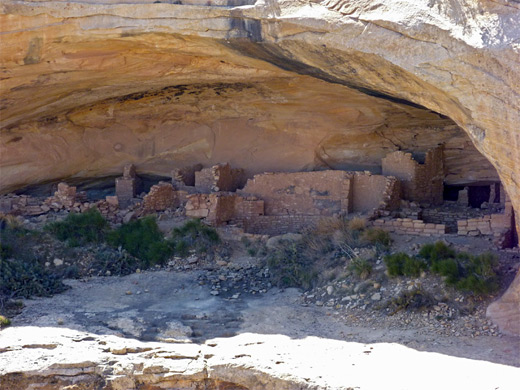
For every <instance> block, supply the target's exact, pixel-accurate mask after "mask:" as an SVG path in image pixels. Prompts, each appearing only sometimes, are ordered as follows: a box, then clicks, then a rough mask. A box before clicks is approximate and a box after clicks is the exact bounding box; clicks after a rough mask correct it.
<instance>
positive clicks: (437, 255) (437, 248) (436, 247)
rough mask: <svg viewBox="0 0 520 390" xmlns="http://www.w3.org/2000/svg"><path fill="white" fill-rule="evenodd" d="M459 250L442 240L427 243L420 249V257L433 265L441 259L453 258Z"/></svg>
mask: <svg viewBox="0 0 520 390" xmlns="http://www.w3.org/2000/svg"><path fill="white" fill-rule="evenodd" d="M456 256H457V252H456V251H455V250H454V249H452V248H450V247H449V246H447V245H446V244H445V243H444V242H442V241H437V242H436V243H434V244H425V245H423V246H422V247H421V249H420V250H419V257H422V258H423V259H425V260H426V261H427V262H428V264H430V265H433V264H435V263H436V262H437V261H439V260H445V259H453V258H455V257H456Z"/></svg>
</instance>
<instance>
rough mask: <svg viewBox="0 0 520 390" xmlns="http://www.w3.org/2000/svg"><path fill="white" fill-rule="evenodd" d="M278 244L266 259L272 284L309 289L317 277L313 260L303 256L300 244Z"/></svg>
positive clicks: (282, 242)
mask: <svg viewBox="0 0 520 390" xmlns="http://www.w3.org/2000/svg"><path fill="white" fill-rule="evenodd" d="M280 244H282V245H279V246H278V248H277V249H276V250H273V251H272V252H271V253H270V254H269V255H268V258H267V265H268V266H269V270H270V275H271V280H272V282H273V283H274V284H275V285H277V286H278V287H303V288H306V289H307V288H310V287H311V286H312V284H313V282H314V281H315V280H316V278H317V276H318V274H317V272H316V271H315V270H314V261H313V259H312V258H311V257H308V256H305V255H304V251H303V249H304V248H303V247H302V244H301V243H295V242H290V241H280ZM284 244H285V245H284Z"/></svg>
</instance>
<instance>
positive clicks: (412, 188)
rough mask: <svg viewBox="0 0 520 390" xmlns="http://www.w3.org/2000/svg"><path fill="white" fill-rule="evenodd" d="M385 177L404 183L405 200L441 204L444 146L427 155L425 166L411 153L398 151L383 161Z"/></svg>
mask: <svg viewBox="0 0 520 390" xmlns="http://www.w3.org/2000/svg"><path fill="white" fill-rule="evenodd" d="M382 166H383V175H385V176H395V177H397V178H398V179H400V180H401V182H402V192H403V198H404V199H406V200H411V201H416V202H419V203H430V204H433V205H438V204H441V203H442V201H443V181H444V150H443V147H442V146H439V147H438V148H435V149H432V150H430V151H428V152H427V153H426V157H425V162H424V164H420V163H418V162H417V161H415V160H414V159H413V157H412V154H411V153H405V152H402V151H397V152H393V153H390V154H389V155H388V156H386V157H385V158H383V160H382Z"/></svg>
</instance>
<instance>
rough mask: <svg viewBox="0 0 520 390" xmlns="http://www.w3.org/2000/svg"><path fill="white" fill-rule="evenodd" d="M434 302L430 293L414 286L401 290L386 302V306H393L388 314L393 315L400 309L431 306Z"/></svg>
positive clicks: (410, 309) (416, 308) (412, 309)
mask: <svg viewBox="0 0 520 390" xmlns="http://www.w3.org/2000/svg"><path fill="white" fill-rule="evenodd" d="M434 304H435V299H434V298H433V297H432V295H431V294H429V293H428V292H426V291H424V290H422V289H421V288H415V289H413V290H411V291H408V290H406V291H402V292H401V293H400V294H399V295H398V296H397V297H396V298H393V299H392V300H391V301H390V302H389V303H388V305H387V307H390V308H393V311H392V312H391V313H390V315H394V314H395V313H397V312H399V311H401V310H409V311H417V310H421V309H424V308H428V307H431V306H433V305H434Z"/></svg>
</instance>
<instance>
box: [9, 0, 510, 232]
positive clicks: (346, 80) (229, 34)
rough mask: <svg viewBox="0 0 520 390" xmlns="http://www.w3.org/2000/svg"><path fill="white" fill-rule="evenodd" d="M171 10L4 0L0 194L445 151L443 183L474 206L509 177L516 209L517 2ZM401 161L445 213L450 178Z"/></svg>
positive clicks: (406, 0)
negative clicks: (131, 167) (485, 189)
mask: <svg viewBox="0 0 520 390" xmlns="http://www.w3.org/2000/svg"><path fill="white" fill-rule="evenodd" d="M173 3H178V2H162V3H161V2H157V3H155V2H152V1H144V2H135V1H130V2H118V1H117V0H114V1H109V2H105V3H99V2H95V4H94V3H93V2H91V1H90V2H89V1H87V2H81V1H79V2H63V1H37V2H20V1H15V0H4V1H3V2H2V3H1V5H0V13H1V15H0V16H1V17H2V20H3V21H5V23H1V24H0V30H1V31H0V32H1V33H2V37H3V38H2V54H1V56H0V65H1V67H2V69H3V70H4V73H5V75H4V79H3V80H2V83H1V84H0V94H1V96H2V105H1V111H2V113H1V116H0V126H1V127H2V129H1V130H2V131H1V132H0V146H1V148H2V149H1V153H0V169H1V173H0V174H1V177H2V180H1V182H0V192H1V193H2V194H5V193H8V192H9V191H14V190H17V189H20V188H23V187H25V186H27V185H31V184H34V183H43V182H50V181H60V180H64V179H65V178H69V177H74V178H93V177H107V176H110V175H115V174H117V173H118V172H119V171H120V169H121V168H122V164H123V163H124V161H134V162H135V163H136V164H138V166H139V167H140V171H141V169H142V172H143V173H147V174H158V175H166V174H169V172H171V170H172V161H174V162H175V165H176V166H178V167H182V166H189V165H192V164H195V163H198V162H202V161H203V162H204V164H205V165H211V164H215V163H217V162H219V161H232V162H233V163H234V164H236V165H237V166H240V167H242V168H244V169H245V170H246V172H247V173H248V175H252V174H255V173H261V172H267V171H303V170H318V169H322V168H332V169H344V170H355V169H360V170H365V169H373V170H374V172H378V171H377V169H378V168H379V161H380V159H381V158H382V157H384V155H385V154H386V153H387V152H388V151H401V150H411V151H417V150H429V149H431V148H433V147H435V146H436V145H439V144H444V145H445V148H444V173H445V182H446V184H449V185H460V186H468V202H469V203H471V197H472V195H471V192H472V187H475V186H471V185H468V178H471V180H470V181H472V182H473V183H498V181H501V182H502V183H503V184H504V186H505V188H506V189H507V192H508V194H509V195H510V197H511V202H512V205H513V207H514V208H515V209H516V210H517V211H518V210H519V209H520V169H519V167H520V148H518V147H517V146H518V144H519V139H518V124H519V123H520V109H519V100H518V96H519V94H520V85H519V84H518V82H517V80H519V79H520V60H519V58H520V56H519V48H518V44H517V42H518V41H519V39H520V29H519V27H518V20H519V19H520V8H519V7H518V1H516V0H513V1H504V0H493V1H491V0H479V1H461V0H452V1H445V0H444V1H443V0H441V1H439V2H432V1H427V0H400V1H398V2H396V1H386V0H385V1H383V0H364V1H361V0H352V1H346V0H339V1H336V0H335V1H332V0H324V1H310V2H308V1H301V2H293V1H277V0H273V1H269V2H265V1H258V2H253V1H238V2H235V1H229V2H221V1H217V2H214V1H209V2H203V1H190V2H189V3H190V4H189V5H186V4H184V2H181V3H182V4H173ZM244 5H245V6H244ZM123 20H124V23H121V21H123ZM158 20H160V22H158ZM144 33H146V34H144ZM381 42H385V44H384V45H382V44H381ZM331 81H333V82H331ZM410 103H411V104H410ZM230 145H234V146H233V147H230ZM236 145H240V147H236ZM49 156H50V157H51V158H49ZM394 157H395V158H396V160H395V161H393V160H392V161H393V162H397V160H399V159H402V160H403V161H402V162H403V166H402V167H405V166H406V167H407V169H406V170H405V171H404V172H401V171H399V170H397V171H396V172H395V174H396V175H398V174H400V173H403V175H405V174H407V173H410V171H412V172H414V171H415V172H416V175H415V176H412V177H411V178H410V180H407V181H408V184H406V183H405V184H404V185H403V188H404V192H405V198H409V199H417V201H418V202H420V203H431V204H439V202H440V199H441V198H440V196H439V191H438V183H439V181H438V176H436V171H437V169H436V168H435V167H433V168H432V170H431V171H429V172H422V173H421V174H417V172H418V171H421V170H424V169H420V165H421V163H419V164H418V165H414V164H412V160H411V158H409V159H408V160H406V159H407V157H406V156H404V155H401V154H399V155H396V156H394ZM398 157H399V158H398ZM405 160H406V161H405ZM426 160H427V159H426ZM392 161H390V160H388V163H389V164H388V165H389V166H392V164H390V163H391V162H392ZM404 163H406V164H404ZM424 165H425V166H427V165H428V162H427V161H426V162H425V163H424ZM393 168H395V169H397V168H399V167H396V166H395V164H394V166H393ZM423 168H424V167H423ZM385 172H386V173H390V171H384V172H383V173H384V174H385ZM423 174H424V175H423ZM421 177H422V178H428V177H429V178H430V179H431V180H432V183H434V187H435V188H436V190H435V191H433V192H432V193H430V194H428V193H425V192H423V191H421V190H420V188H422V187H421V186H422V184H424V180H422V179H421ZM412 179H413V180H412ZM403 180H404V179H403ZM422 182H423V183H422ZM190 184H191V183H190ZM415 184H417V185H415ZM208 186H209V189H210V190H212V191H216V190H217V188H218V190H220V191H222V190H224V189H228V188H225V186H224V187H220V186H218V185H216V184H215V182H214V181H212V179H211V177H210V180H209V181H208ZM131 191H132V186H131V185H129V188H127V194H128V193H130V192H131ZM123 202H124V201H123ZM461 202H465V200H464V199H462V197H461ZM355 204H356V198H355V195H354V200H353V208H354V207H355V206H354V205H355ZM6 208H7V206H6ZM517 220H518V218H517ZM477 225H478V222H477ZM484 230H485V231H486V229H484Z"/></svg>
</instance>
